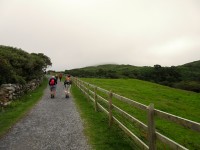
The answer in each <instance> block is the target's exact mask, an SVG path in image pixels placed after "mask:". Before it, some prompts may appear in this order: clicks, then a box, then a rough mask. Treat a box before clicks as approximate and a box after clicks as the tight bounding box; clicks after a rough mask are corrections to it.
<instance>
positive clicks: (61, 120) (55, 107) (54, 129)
mask: <svg viewBox="0 0 200 150" xmlns="http://www.w3.org/2000/svg"><path fill="white" fill-rule="evenodd" d="M87 149H90V146H89V145H88V144H87V141H86V138H85V137H84V135H83V124H82V121H81V118H80V116H79V114H78V112H77V110H76V107H75V104H74V102H73V100H72V98H71V97H70V98H68V99H66V98H65V95H64V90H63V85H62V84H61V83H60V82H58V85H57V95H56V97H55V98H54V99H51V98H50V94H49V88H47V89H46V90H45V93H44V95H43V97H42V100H41V101H40V102H39V103H38V104H37V105H36V106H35V107H34V108H33V109H32V110H31V111H30V113H29V114H28V115H27V116H26V117H25V118H24V119H22V120H21V121H19V122H18V123H17V124H16V125H15V126H14V127H13V128H12V130H11V131H10V132H9V133H8V134H7V135H6V136H5V137H3V138H2V139H0V150H87Z"/></svg>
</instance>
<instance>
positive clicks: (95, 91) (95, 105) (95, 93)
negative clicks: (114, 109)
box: [94, 87, 98, 111]
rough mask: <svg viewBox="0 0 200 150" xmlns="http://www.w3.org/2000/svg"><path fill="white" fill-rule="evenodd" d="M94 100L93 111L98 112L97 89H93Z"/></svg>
mask: <svg viewBox="0 0 200 150" xmlns="http://www.w3.org/2000/svg"><path fill="white" fill-rule="evenodd" d="M94 100H95V104H94V107H95V111H97V110H98V108H97V87H95V88H94Z"/></svg>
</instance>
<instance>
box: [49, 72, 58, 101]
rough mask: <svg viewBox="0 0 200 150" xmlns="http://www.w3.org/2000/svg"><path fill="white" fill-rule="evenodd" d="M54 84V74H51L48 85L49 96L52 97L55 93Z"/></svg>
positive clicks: (55, 81)
mask: <svg viewBox="0 0 200 150" xmlns="http://www.w3.org/2000/svg"><path fill="white" fill-rule="evenodd" d="M56 84H57V80H56V78H55V77H54V76H52V77H51V78H50V79H49V86H50V94H51V98H54V97H55V95H56Z"/></svg>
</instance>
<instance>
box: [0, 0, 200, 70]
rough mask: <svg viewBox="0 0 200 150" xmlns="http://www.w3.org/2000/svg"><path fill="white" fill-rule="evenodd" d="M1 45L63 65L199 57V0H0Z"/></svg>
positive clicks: (171, 61)
mask: <svg viewBox="0 0 200 150" xmlns="http://www.w3.org/2000/svg"><path fill="white" fill-rule="evenodd" d="M0 45H7V46H13V47H17V48H21V49H23V50H25V51H27V52H29V53H31V52H35V53H44V54H45V55H47V56H48V57H50V58H51V60H52V63H53V66H52V67H51V68H49V69H53V70H57V71H61V70H65V69H73V68H80V67H85V66H91V65H99V64H106V63H116V64H130V65H135V66H153V65H155V64H160V65H162V66H171V65H182V64H185V63H188V62H192V61H196V60H200V0H0Z"/></svg>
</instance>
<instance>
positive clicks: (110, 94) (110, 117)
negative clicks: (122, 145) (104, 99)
mask: <svg viewBox="0 0 200 150" xmlns="http://www.w3.org/2000/svg"><path fill="white" fill-rule="evenodd" d="M112 96H113V94H112V91H110V92H109V98H108V100H109V126H111V125H112V122H113V117H112Z"/></svg>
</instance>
